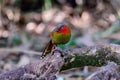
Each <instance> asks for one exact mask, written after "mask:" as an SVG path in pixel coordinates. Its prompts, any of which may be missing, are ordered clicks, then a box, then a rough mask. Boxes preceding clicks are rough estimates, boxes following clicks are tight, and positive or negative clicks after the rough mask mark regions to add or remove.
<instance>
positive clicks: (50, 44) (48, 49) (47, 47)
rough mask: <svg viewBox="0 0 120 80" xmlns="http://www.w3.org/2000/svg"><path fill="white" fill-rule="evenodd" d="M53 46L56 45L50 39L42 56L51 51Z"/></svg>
mask: <svg viewBox="0 0 120 80" xmlns="http://www.w3.org/2000/svg"><path fill="white" fill-rule="evenodd" d="M55 46H56V45H55V44H54V43H52V40H50V41H49V43H48V44H47V46H46V47H45V49H44V51H43V53H42V57H45V56H46V55H47V54H49V53H51V51H52V50H53V49H54V48H55Z"/></svg>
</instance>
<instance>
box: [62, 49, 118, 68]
mask: <svg viewBox="0 0 120 80" xmlns="http://www.w3.org/2000/svg"><path fill="white" fill-rule="evenodd" d="M81 54H82V55H79V54H75V55H74V56H72V55H71V56H69V57H68V58H67V59H66V61H67V62H66V63H67V64H65V65H64V66H63V67H62V70H66V69H70V68H78V67H83V66H98V67H100V66H103V65H106V64H107V62H108V61H114V62H116V63H117V64H119V65H120V59H118V58H117V56H116V53H115V52H111V50H110V49H109V48H102V49H100V50H99V51H97V52H96V55H87V54H88V53H81ZM73 58H74V59H75V60H73V61H71V60H72V59H73Z"/></svg>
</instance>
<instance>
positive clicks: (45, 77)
mask: <svg viewBox="0 0 120 80" xmlns="http://www.w3.org/2000/svg"><path fill="white" fill-rule="evenodd" d="M63 63H64V59H63V58H62V57H60V54H59V53H58V52H56V54H55V55H52V56H50V55H48V56H46V57H45V58H44V59H41V60H39V61H36V62H32V63H30V64H27V65H25V66H24V67H20V68H18V69H16V70H12V71H9V72H6V73H2V74H0V80H55V79H56V74H57V73H58V72H59V70H60V69H61V67H62V65H63Z"/></svg>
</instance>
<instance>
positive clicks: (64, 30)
mask: <svg viewBox="0 0 120 80" xmlns="http://www.w3.org/2000/svg"><path fill="white" fill-rule="evenodd" d="M56 33H57V34H59V33H62V34H68V33H70V30H69V28H68V27H67V26H62V27H61V28H60V30H58V31H57V32H56Z"/></svg>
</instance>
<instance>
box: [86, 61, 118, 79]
mask: <svg viewBox="0 0 120 80" xmlns="http://www.w3.org/2000/svg"><path fill="white" fill-rule="evenodd" d="M117 70H118V66H117V64H116V63H114V62H109V63H108V65H107V66H105V67H102V68H101V70H99V71H97V72H95V73H93V74H92V75H91V76H89V77H88V78H87V79H86V80H119V79H120V75H119V74H118V71H117Z"/></svg>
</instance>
